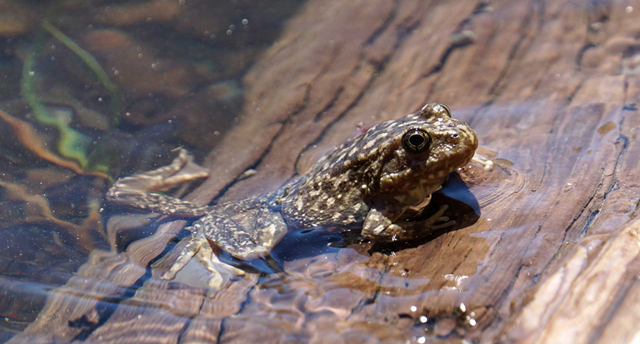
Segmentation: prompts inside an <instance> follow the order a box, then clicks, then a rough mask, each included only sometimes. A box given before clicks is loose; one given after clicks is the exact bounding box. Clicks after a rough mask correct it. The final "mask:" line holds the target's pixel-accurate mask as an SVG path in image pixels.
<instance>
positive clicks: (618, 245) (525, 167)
mask: <svg viewBox="0 0 640 344" xmlns="http://www.w3.org/2000/svg"><path fill="white" fill-rule="evenodd" d="M466 30H469V31H467V33H465V34H468V32H473V36H474V37H475V38H474V39H473V42H468V41H465V40H464V39H462V40H461V39H456V37H459V36H456V34H458V33H462V32H464V31H466ZM639 37H640V2H638V1H635V2H633V1H628V2H623V1H610V2H607V1H605V2H576V1H553V2H543V1H507V0H500V1H492V2H490V3H487V2H480V3H476V2H472V1H447V2H439V1H418V0H415V1H409V0H398V1H394V2H392V1H384V0H373V1H369V2H367V3H366V4H364V3H361V2H355V1H348V2H345V1H329V0H310V1H309V2H308V3H307V4H306V5H305V6H304V7H303V9H302V10H301V11H300V12H299V13H298V14H297V15H296V17H295V18H293V19H292V20H291V22H290V23H289V24H288V25H287V26H286V28H285V30H284V31H283V32H282V34H281V38H280V39H279V40H278V43H277V44H275V45H274V46H273V47H272V48H270V49H269V50H268V52H267V53H266V54H265V55H264V56H263V57H262V59H261V60H260V61H259V62H258V63H257V64H256V65H254V66H253V67H252V69H251V71H250V72H249V74H248V75H247V77H246V79H245V82H246V85H247V87H248V91H247V94H246V101H245V106H244V110H243V112H242V120H241V121H240V123H239V124H238V125H237V126H236V127H235V128H234V129H233V130H232V131H231V132H229V133H228V134H227V135H226V136H225V137H224V139H223V141H222V142H221V143H220V144H219V145H218V146H217V147H216V148H215V149H214V150H213V151H212V152H211V154H210V155H209V156H208V158H207V159H206V160H205V162H204V163H203V164H204V165H205V166H206V167H208V168H210V169H211V170H212V172H213V173H212V177H211V178H209V179H208V180H207V181H205V182H204V183H203V184H202V185H201V186H200V187H199V188H198V189H197V190H196V191H195V192H193V193H192V194H191V195H189V196H188V197H187V198H188V199H192V200H194V201H196V202H198V203H207V202H209V201H211V200H212V199H214V198H215V197H216V195H218V194H219V193H220V191H221V190H224V193H223V194H222V195H219V198H221V199H234V198H241V197H244V196H246V195H248V194H252V193H255V192H259V191H270V190H273V189H275V188H277V187H278V186H279V185H280V184H281V183H283V182H284V181H286V180H287V179H288V178H290V177H291V176H292V175H294V174H296V173H303V172H304V171H305V169H306V168H308V167H309V166H310V164H312V163H313V161H314V160H315V159H317V157H318V156H319V155H320V154H322V153H323V152H324V151H326V150H327V149H329V148H330V147H332V146H334V145H336V144H338V143H339V142H341V141H343V140H345V139H346V138H348V137H350V136H351V135H353V134H354V133H355V132H356V131H357V129H356V128H357V125H358V123H360V122H362V123H364V126H369V125H372V124H374V123H376V122H378V121H381V120H385V119H389V118H395V117H398V116H401V115H403V114H405V113H409V112H411V111H413V110H415V109H416V108H417V107H419V106H420V105H422V104H423V103H425V102H427V101H438V102H443V103H446V104H448V105H449V106H450V107H451V108H452V109H453V111H454V115H455V116H456V117H457V118H460V119H463V120H466V121H469V122H470V124H471V126H472V127H473V128H474V129H475V130H476V131H477V132H478V134H479V137H480V142H481V146H482V147H483V148H484V149H486V150H487V151H492V152H494V153H495V157H497V158H499V159H498V160H496V161H497V162H498V166H497V168H495V169H494V170H493V171H492V172H484V171H482V169H481V168H479V167H478V166H475V167H472V168H469V169H467V170H466V171H465V172H463V173H462V178H463V179H465V180H466V181H467V183H468V184H469V186H470V192H471V193H472V194H473V195H474V196H475V197H476V199H477V200H478V203H479V206H480V209H481V216H480V218H479V219H478V221H477V222H475V223H473V224H471V225H468V226H465V227H463V228H460V229H458V230H456V231H453V232H449V233H446V234H443V235H441V236H439V237H437V238H435V239H434V240H431V241H429V242H426V243H419V245H414V246H415V247H411V248H406V249H402V250H397V251H395V252H394V253H392V254H391V253H389V254H387V252H385V253H381V252H374V253H372V254H370V253H368V251H367V250H368V249H369V247H370V246H367V245H359V244H354V245H351V246H349V247H348V248H345V249H342V250H339V251H337V252H333V251H332V252H330V253H326V254H322V255H319V256H312V257H306V258H301V259H297V260H293V261H290V262H287V263H286V264H285V270H286V271H287V274H286V275H282V274H273V275H269V276H266V277H262V278H260V279H258V278H257V277H256V276H255V275H251V276H247V277H245V278H244V279H240V280H238V281H234V282H232V283H231V284H230V286H229V287H228V288H226V289H224V290H221V291H211V290H205V289H203V288H200V287H199V286H201V285H202V283H203V280H202V277H198V275H201V274H202V269H199V267H198V266H195V265H193V264H191V265H190V267H189V269H187V271H185V272H184V273H181V274H180V275H179V276H178V279H179V280H180V281H186V282H188V284H189V285H190V286H188V285H186V284H183V283H179V282H166V281H162V280H160V279H158V278H157V276H159V274H160V273H161V272H162V270H163V269H165V268H166V266H167V264H168V263H167V262H170V261H171V259H174V258H175V250H174V251H171V252H169V253H167V252H165V247H166V244H167V243H168V242H169V240H170V239H171V238H172V237H173V236H175V235H176V233H178V231H179V230H180V229H181V228H182V226H183V225H184V222H182V221H176V222H169V223H165V224H162V225H161V226H159V228H158V230H157V231H156V232H155V233H154V234H153V235H150V236H148V237H145V238H142V239H140V240H137V241H134V242H132V243H129V244H128V245H127V246H126V247H119V248H118V249H119V251H114V252H94V253H93V254H92V255H91V259H90V260H89V261H88V262H87V263H86V264H85V265H84V266H83V267H82V268H81V269H80V270H79V271H78V273H77V276H75V277H73V278H72V279H71V280H69V282H68V283H67V285H66V286H64V287H62V288H60V289H58V290H56V291H53V292H52V295H51V296H50V298H49V299H48V302H47V305H46V306H45V308H44V309H43V311H42V313H41V314H40V316H39V317H38V319H37V320H36V321H35V322H34V323H32V324H31V325H30V326H29V327H28V328H27V329H26V330H25V331H24V333H22V334H20V335H18V336H16V337H14V339H13V341H14V342H24V341H27V340H28V341H29V342H41V343H51V342H57V343H62V342H71V341H74V340H75V341H82V340H87V341H91V342H93V341H96V342H104V343H110V342H114V343H115V342H122V343H128V342H131V343H146V342H148V343H176V342H180V343H186V342H211V343H215V342H224V343H248V342H262V343H280V342H326V343H339V342H345V343H347V342H399V343H404V342H405V341H407V340H409V341H412V342H414V341H421V340H422V339H421V337H426V338H425V339H424V340H426V341H427V342H449V341H451V342H458V341H460V340H461V339H462V338H465V339H468V340H478V341H479V342H531V343H533V342H539V343H559V342H574V343H593V342H601V343H612V342H619V343H625V342H631V341H632V340H633V339H635V340H637V339H638V338H639V336H640V330H639V328H638V326H637V324H638V323H640V313H639V312H638V307H637V304H638V302H639V301H640V284H639V283H638V276H640V222H639V221H638V220H637V214H638V205H639V201H640V169H638V167H637V165H638V157H639V156H640V145H639V144H638V138H637V134H638V130H639V128H640V114H639V113H638V109H637V105H636V104H637V103H639V102H640V41H639V40H638V39H639ZM465 43H468V44H465ZM249 168H254V169H255V170H256V171H257V174H256V175H255V176H253V177H251V178H248V179H244V180H240V181H236V179H237V177H238V176H239V175H241V174H242V173H243V172H244V171H245V170H247V169H249ZM146 222H148V221H147V217H122V218H112V219H110V222H109V225H108V229H109V231H110V236H111V237H113V238H117V237H118V236H122V235H124V234H123V233H126V232H127V230H128V228H135V227H137V226H140V225H142V224H144V223H146ZM152 223H155V222H152ZM163 255H164V256H165V257H164V258H163V259H162V260H160V261H159V262H158V263H157V264H155V265H153V267H151V263H153V262H155V261H156V260H158V259H159V258H161V257H162V256H163ZM461 305H464V308H465V309H466V311H464V312H463V311H462V310H461ZM412 307H414V308H412ZM421 316H426V317H427V318H428V319H429V320H428V322H427V323H426V324H422V323H421Z"/></svg>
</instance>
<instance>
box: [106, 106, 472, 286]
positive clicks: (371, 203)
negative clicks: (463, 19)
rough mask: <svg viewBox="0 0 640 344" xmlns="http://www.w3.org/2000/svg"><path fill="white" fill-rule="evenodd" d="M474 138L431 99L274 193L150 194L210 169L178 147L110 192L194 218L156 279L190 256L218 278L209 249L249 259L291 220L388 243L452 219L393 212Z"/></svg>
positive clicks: (461, 156)
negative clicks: (198, 199) (200, 198)
mask: <svg viewBox="0 0 640 344" xmlns="http://www.w3.org/2000/svg"><path fill="white" fill-rule="evenodd" d="M477 146H478V140H477V137H476V134H475V132H474V131H473V130H471V128H469V127H468V126H467V125H466V124H463V123H460V122H459V121H457V120H455V119H453V118H451V114H450V111H449V109H448V108H447V107H446V106H444V105H440V104H435V103H430V104H427V105H425V106H424V107H423V108H422V109H421V110H419V111H417V112H415V113H413V114H410V115H407V116H405V117H403V118H400V119H397V120H390V121H386V122H383V123H380V124H378V125H376V126H374V127H372V128H370V129H369V130H367V132H366V133H364V134H363V135H360V136H357V137H354V138H352V139H350V140H348V141H347V142H345V143H344V144H342V145H341V146H339V147H337V148H335V149H334V150H333V151H331V152H329V153H328V154H326V155H325V156H324V157H322V158H321V159H320V160H319V161H318V162H317V163H316V164H315V165H314V166H313V167H312V168H311V170H310V171H309V172H308V173H306V174H305V175H302V176H299V177H297V178H294V179H292V180H290V181H289V182H287V183H286V184H285V185H283V186H282V187H281V188H280V189H279V190H278V191H276V192H275V193H271V194H266V195H260V196H255V197H250V198H246V199H243V200H240V201H234V202H227V203H221V204H217V205H214V206H197V205H195V204H193V203H190V202H187V201H184V200H180V199H177V198H172V197H168V196H162V195H157V194H153V193H150V192H151V191H154V190H162V189H167V188H169V187H171V186H174V185H176V184H179V183H182V182H184V181H188V180H193V179H196V178H202V177H206V176H207V175H208V173H207V171H206V170H205V169H203V168H202V167H200V166H198V165H196V164H194V163H193V162H192V158H191V156H189V155H188V153H187V152H186V151H184V150H182V151H181V152H180V155H179V156H178V158H176V159H175V160H174V161H173V163H172V164H171V165H169V166H166V167H162V168H160V169H157V170H154V171H151V172H147V173H143V174H138V175H134V176H132V177H126V178H123V179H120V180H118V181H117V182H116V183H115V184H114V185H113V186H112V187H111V189H110V190H109V192H108V193H107V198H108V199H109V200H110V201H112V202H115V203H118V204H122V205H127V206H132V207H136V208H140V209H147V210H150V211H153V212H159V213H163V214H168V215H175V216H183V217H184V216H186V217H200V219H199V220H198V221H196V222H195V223H194V224H193V226H192V233H193V236H192V237H191V238H189V239H188V240H189V242H188V244H187V247H186V248H185V249H184V250H183V252H182V253H181V255H180V257H179V258H178V259H177V261H176V263H175V264H174V265H173V266H172V267H171V269H170V270H169V271H168V272H167V273H165V275H163V278H166V279H171V278H173V277H174V276H175V274H176V273H177V272H178V271H179V270H180V269H182V268H183V267H184V266H185V265H186V264H187V263H188V262H189V260H191V258H192V257H193V256H195V257H196V258H197V259H198V260H199V261H200V262H201V263H202V264H203V265H204V266H205V267H206V268H207V269H208V270H209V271H211V272H212V278H211V280H210V282H209V283H210V285H211V286H219V285H220V283H221V277H220V276H219V271H218V269H216V267H215V266H214V265H224V264H222V263H221V262H219V261H218V259H217V257H216V255H215V254H214V252H213V249H216V250H218V249H222V250H224V251H226V252H228V253H230V254H231V255H233V256H234V257H236V258H239V259H252V258H255V257H260V256H265V255H267V254H268V252H269V251H270V250H271V249H272V248H273V247H274V246H275V245H276V244H277V243H278V242H279V241H280V240H281V239H282V237H283V236H284V235H285V234H286V233H287V232H288V231H289V230H291V229H296V228H307V227H316V226H343V227H345V228H362V231H361V233H362V236H363V237H364V238H367V239H374V240H382V241H395V240H407V239H411V238H415V237H419V236H423V235H425V234H427V233H429V231H431V230H434V229H440V228H445V227H449V226H451V225H453V224H454V221H449V219H448V218H447V217H444V216H442V215H443V214H444V212H445V211H446V209H447V208H446V206H442V207H441V208H440V210H439V211H438V212H437V213H436V214H435V215H433V216H431V217H430V218H429V219H427V220H424V221H419V222H405V221H399V220H400V219H401V217H402V218H404V216H403V215H405V216H406V215H407V214H409V213H410V212H409V211H408V210H409V209H413V210H418V211H419V210H421V209H423V208H424V207H425V206H426V205H427V204H428V201H429V200H430V197H431V194H432V193H433V192H434V191H436V190H437V189H439V188H440V186H441V185H442V183H443V181H444V179H445V178H446V176H447V175H448V174H449V173H451V172H452V171H454V170H456V169H457V168H459V167H461V166H463V165H464V164H466V163H468V162H469V161H470V160H471V158H472V157H473V155H474V153H475V150H476V148H477ZM396 222H398V223H396ZM212 245H213V249H212ZM232 269H233V268H232ZM234 271H235V273H241V271H238V270H237V269H235V270H234Z"/></svg>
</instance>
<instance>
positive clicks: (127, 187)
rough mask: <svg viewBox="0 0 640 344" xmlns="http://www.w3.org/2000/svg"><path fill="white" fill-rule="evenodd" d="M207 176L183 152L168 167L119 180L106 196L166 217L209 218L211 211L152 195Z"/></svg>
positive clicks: (179, 200) (116, 201) (117, 201)
mask: <svg viewBox="0 0 640 344" xmlns="http://www.w3.org/2000/svg"><path fill="white" fill-rule="evenodd" d="M208 175H209V173H208V171H207V170H206V169H205V168H203V167H201V166H199V165H197V164H196V163H194V162H193V157H192V156H191V155H189V153H187V151H186V150H184V149H182V150H180V154H179V155H178V157H177V158H175V159H174V160H173V162H172V163H171V164H170V165H168V166H164V167H160V168H158V169H156V170H153V171H149V172H145V173H139V174H135V175H133V176H130V177H125V178H122V179H119V180H118V181H117V182H115V183H114V184H113V186H111V188H110V189H109V191H108V192H107V199H108V200H109V201H111V202H113V203H116V204H119V205H125V206H129V207H133V208H138V209H144V210H149V211H152V212H157V213H162V214H167V215H176V216H185V217H200V216H203V215H205V214H207V212H208V210H209V207H206V206H198V205H196V204H194V203H191V202H189V201H184V200H181V199H178V198H174V197H169V196H165V195H159V194H154V193H152V192H153V191H157V190H167V189H169V188H171V187H173V186H175V185H178V184H181V183H184V182H188V181H192V180H195V179H199V178H204V177H207V176H208Z"/></svg>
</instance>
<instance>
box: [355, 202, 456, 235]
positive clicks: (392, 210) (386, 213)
mask: <svg viewBox="0 0 640 344" xmlns="http://www.w3.org/2000/svg"><path fill="white" fill-rule="evenodd" d="M407 209H408V206H406V205H402V204H400V203H398V202H394V201H389V202H378V203H375V204H374V205H373V206H372V207H371V209H370V210H369V213H368V214H367V218H366V219H365V222H364V226H363V228H362V236H363V237H364V238H367V239H375V240H382V241H397V240H409V239H414V238H417V237H420V236H424V235H425V234H427V233H429V231H431V230H437V229H442V228H447V227H451V226H453V225H455V221H449V218H448V217H446V216H443V215H444V212H445V211H447V209H448V206H447V205H442V206H441V207H440V209H439V210H438V211H437V212H436V213H435V214H433V215H432V216H431V217H429V218H428V219H426V220H423V221H418V222H401V223H396V221H397V220H398V219H399V218H400V216H401V215H402V214H403V213H404V212H405V211H406V210H407Z"/></svg>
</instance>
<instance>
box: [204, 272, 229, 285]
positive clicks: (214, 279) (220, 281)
mask: <svg viewBox="0 0 640 344" xmlns="http://www.w3.org/2000/svg"><path fill="white" fill-rule="evenodd" d="M225 284H226V280H225V279H224V277H222V274H221V273H219V272H212V273H211V276H209V281H208V282H207V286H208V287H209V288H211V289H222V287H224V286H225Z"/></svg>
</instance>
